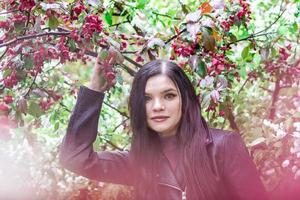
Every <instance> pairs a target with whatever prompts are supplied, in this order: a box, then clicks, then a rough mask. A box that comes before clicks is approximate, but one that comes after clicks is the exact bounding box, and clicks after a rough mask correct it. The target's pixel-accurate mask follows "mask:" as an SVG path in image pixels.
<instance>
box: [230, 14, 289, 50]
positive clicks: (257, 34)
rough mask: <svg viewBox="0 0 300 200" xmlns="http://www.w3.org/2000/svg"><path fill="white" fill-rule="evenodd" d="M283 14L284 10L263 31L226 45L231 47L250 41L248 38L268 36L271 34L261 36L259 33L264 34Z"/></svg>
mask: <svg viewBox="0 0 300 200" xmlns="http://www.w3.org/2000/svg"><path fill="white" fill-rule="evenodd" d="M284 12H285V10H283V11H282V12H281V13H280V14H279V15H278V16H277V18H276V19H275V20H274V21H273V22H272V23H271V24H270V25H269V26H268V27H267V28H265V29H263V30H261V31H258V32H257V33H253V34H251V35H250V36H248V37H246V38H242V39H240V40H236V41H234V42H230V43H228V44H227V46H229V45H232V44H235V43H238V42H240V41H244V40H248V39H250V38H254V37H259V36H263V35H268V34H271V33H264V34H261V33H263V32H265V31H267V30H268V29H270V28H271V27H272V26H273V25H274V24H275V23H276V22H277V21H278V20H279V19H280V18H281V17H282V15H283V13H284Z"/></svg>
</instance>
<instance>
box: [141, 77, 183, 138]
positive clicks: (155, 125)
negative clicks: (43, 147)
mask: <svg viewBox="0 0 300 200" xmlns="http://www.w3.org/2000/svg"><path fill="white" fill-rule="evenodd" d="M145 95H146V114H147V124H148V127H149V128H151V129H152V130H154V131H156V132H157V133H158V134H159V136H161V137H168V136H172V135H175V134H176V131H177V128H178V125H179V121H180V118H181V106H182V102H181V95H180V92H179V90H178V88H177V87H176V85H175V84H174V83H173V81H172V80H171V79H170V78H169V77H168V76H166V75H163V74H160V75H156V76H153V77H150V78H149V79H148V80H147V83H146V87H145Z"/></svg>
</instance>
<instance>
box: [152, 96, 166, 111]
mask: <svg viewBox="0 0 300 200" xmlns="http://www.w3.org/2000/svg"><path fill="white" fill-rule="evenodd" d="M164 109H165V106H164V103H163V102H162V100H160V99H155V100H154V104H153V111H161V110H164Z"/></svg>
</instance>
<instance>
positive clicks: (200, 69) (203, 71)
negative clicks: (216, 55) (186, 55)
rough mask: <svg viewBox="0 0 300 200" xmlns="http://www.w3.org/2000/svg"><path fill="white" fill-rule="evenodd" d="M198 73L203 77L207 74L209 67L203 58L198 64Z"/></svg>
mask: <svg viewBox="0 0 300 200" xmlns="http://www.w3.org/2000/svg"><path fill="white" fill-rule="evenodd" d="M197 74H199V75H200V76H201V77H202V78H204V77H205V76H206V75H207V68H206V65H205V62H203V61H202V60H201V61H200V62H199V64H198V69H197Z"/></svg>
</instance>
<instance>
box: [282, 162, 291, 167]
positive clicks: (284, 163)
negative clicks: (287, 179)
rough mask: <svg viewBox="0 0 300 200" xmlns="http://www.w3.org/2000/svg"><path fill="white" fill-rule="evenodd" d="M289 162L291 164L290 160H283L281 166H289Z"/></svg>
mask: <svg viewBox="0 0 300 200" xmlns="http://www.w3.org/2000/svg"><path fill="white" fill-rule="evenodd" d="M289 164H290V161H289V160H285V161H283V162H282V164H281V166H282V167H283V168H285V167H287V166H289Z"/></svg>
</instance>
